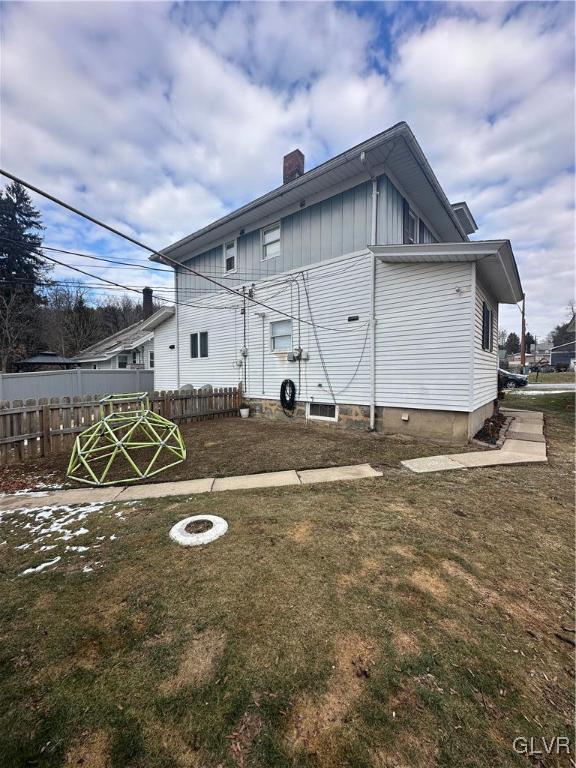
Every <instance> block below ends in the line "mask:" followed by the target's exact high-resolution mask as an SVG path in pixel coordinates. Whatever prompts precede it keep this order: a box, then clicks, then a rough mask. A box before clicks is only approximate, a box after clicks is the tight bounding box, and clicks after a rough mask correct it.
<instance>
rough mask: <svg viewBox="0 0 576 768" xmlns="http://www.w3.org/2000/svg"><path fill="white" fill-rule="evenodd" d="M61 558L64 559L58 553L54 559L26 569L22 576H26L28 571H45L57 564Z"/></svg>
mask: <svg viewBox="0 0 576 768" xmlns="http://www.w3.org/2000/svg"><path fill="white" fill-rule="evenodd" d="M60 560H62V558H61V557H60V555H57V556H56V557H55V558H54V560H48V562H46V563H42V565H37V566H36V567H35V568H26V570H24V571H22V573H21V574H20V576H26V574H28V573H40V571H44V570H45V569H46V568H50V567H51V566H53V565H56V563H57V562H59V561H60Z"/></svg>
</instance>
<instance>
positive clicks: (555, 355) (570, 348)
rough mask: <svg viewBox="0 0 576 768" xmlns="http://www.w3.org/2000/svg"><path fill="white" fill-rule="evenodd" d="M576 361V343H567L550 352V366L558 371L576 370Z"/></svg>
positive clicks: (553, 348)
mask: <svg viewBox="0 0 576 768" xmlns="http://www.w3.org/2000/svg"><path fill="white" fill-rule="evenodd" d="M575 359H576V342H575V341H567V342H566V343H565V344H559V345H558V346H557V347H552V349H551V350H550V365H553V366H554V367H555V368H557V369H561V370H565V371H567V370H568V369H572V370H573V369H574V360H575Z"/></svg>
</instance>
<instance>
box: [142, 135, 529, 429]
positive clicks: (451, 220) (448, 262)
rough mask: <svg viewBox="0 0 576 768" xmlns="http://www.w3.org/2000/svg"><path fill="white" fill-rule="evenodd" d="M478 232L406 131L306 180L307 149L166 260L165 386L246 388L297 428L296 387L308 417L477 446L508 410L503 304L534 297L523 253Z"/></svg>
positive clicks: (256, 404) (161, 383)
mask: <svg viewBox="0 0 576 768" xmlns="http://www.w3.org/2000/svg"><path fill="white" fill-rule="evenodd" d="M475 230H476V224H475V222H474V219H473V216H472V214H471V212H470V210H469V209H468V206H467V205H466V203H464V202H461V203H457V204H455V205H451V204H450V203H449V202H448V199H447V197H446V195H445V193H444V192H443V190H442V188H441V186H440V184H439V182H438V180H437V178H436V176H435V175H434V173H433V171H432V169H431V167H430V165H429V164H428V161H427V160H426V157H425V156H424V154H423V152H422V150H421V148H420V146H419V144H418V143H417V141H416V139H415V137H414V135H413V134H412V131H411V130H410V128H409V127H408V126H407V125H406V123H399V124H398V125H396V126H394V127H393V128H391V129H389V130H387V131H385V132H383V133H381V134H379V135H377V136H375V137H374V138H372V139H369V140H368V141H365V142H363V143H362V144H359V145H358V146H356V147H354V148H352V149H350V150H348V151H347V152H345V153H343V154H341V155H338V156H337V157H335V158H333V159H332V160H329V161H328V162H326V163H323V164H322V165H320V166H318V167H317V168H314V169H312V170H311V171H308V172H306V173H305V172H304V156H303V155H302V153H301V152H300V151H299V150H296V151H294V152H292V153H290V154H289V155H287V156H286V157H285V158H284V184H283V185H282V186H281V187H279V188H278V189H275V190H273V191H272V192H269V193H268V194H266V195H264V196H262V197H260V198H258V199H257V200H255V201H253V202H252V203H249V204H248V205H245V206H243V207H242V208H240V209H238V210H236V211H234V212H233V213H230V214H228V215H227V216H225V217H223V218H222V219H219V220H218V221H216V222H214V223H213V224H211V225H210V226H208V227H205V228H203V229H201V230H198V231H197V232H195V233H193V234H191V235H189V236H188V237H185V238H184V239H183V240H180V241H179V242H177V243H174V244H173V245H171V246H169V247H167V248H165V249H164V251H163V253H164V254H165V255H166V256H169V257H170V259H173V260H175V261H177V262H178V264H179V266H178V267H177V268H176V269H175V284H176V290H177V300H178V304H177V306H176V311H175V315H174V317H173V318H172V319H171V320H169V321H168V322H165V323H163V324H162V325H161V326H159V328H158V330H157V332H156V333H155V339H154V350H155V355H156V368H155V378H156V377H157V381H155V388H156V389H177V388H180V387H182V386H183V385H186V384H192V385H193V386H195V387H198V386H202V385H205V384H211V385H213V386H234V385H236V384H237V383H238V382H240V381H241V382H242V385H243V388H244V393H245V397H246V399H247V400H248V401H249V402H250V405H251V407H252V408H253V410H255V411H256V412H262V413H264V414H269V415H280V416H282V415H283V413H282V410H281V408H280V405H279V402H278V399H279V391H280V385H281V383H282V381H283V380H284V379H291V380H292V381H294V383H295V385H296V390H297V402H298V406H297V409H296V412H295V415H296V416H303V417H305V418H307V419H314V420H316V419H318V420H323V421H326V422H330V421H331V422H340V423H342V424H349V425H352V426H359V427H363V428H369V429H376V430H378V431H388V432H404V433H409V434H414V435H420V436H423V435H429V436H433V437H439V438H445V439H449V440H452V441H465V440H466V439H467V438H468V437H470V436H471V435H473V434H475V432H476V431H477V430H478V429H479V428H480V427H481V425H482V423H483V421H484V419H485V418H486V417H488V416H490V415H491V414H492V412H493V407H494V401H495V399H496V397H497V376H496V370H497V366H498V339H497V327H498V304H499V303H508V304H514V303H516V302H518V301H519V300H520V299H521V298H522V295H523V293H522V286H521V283H520V278H519V275H518V270H517V267H516V263H515V260H514V256H513V253H512V249H511V247H510V243H509V242H508V241H507V240H495V241H478V242H470V241H469V239H468V235H470V234H472V233H473V232H474V231H475ZM153 260H157V261H161V259H160V257H158V256H156V257H153ZM164 261H165V263H167V264H171V262H169V261H166V260H164ZM171 265H172V266H173V264H171ZM190 269H192V270H194V271H197V272H200V273H204V274H206V275H209V276H211V277H213V278H216V279H217V280H218V281H219V283H221V284H223V285H226V286H227V287H228V289H220V288H219V287H218V286H215V285H214V284H211V283H209V282H207V281H206V280H205V279H203V278H202V277H201V276H199V275H196V274H193V273H192V272H191V271H190ZM256 302H258V303H256ZM160 360H162V365H160Z"/></svg>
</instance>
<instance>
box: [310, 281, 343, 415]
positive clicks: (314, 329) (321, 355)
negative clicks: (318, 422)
mask: <svg viewBox="0 0 576 768" xmlns="http://www.w3.org/2000/svg"><path fill="white" fill-rule="evenodd" d="M302 283H303V284H304V293H305V294H306V303H307V304H308V314H309V315H310V318H311V319H313V318H312V305H311V304H310V295H309V294H308V286H307V285H306V275H305V274H304V272H302ZM312 330H313V331H314V338H315V339H316V346H317V348H318V355H319V356H320V362H321V363H322V368H323V370H324V375H325V376H326V382H327V384H328V389H329V390H330V394H331V395H332V400H334V405H336V404H337V403H336V397H335V395H334V390H333V389H332V382H331V381H330V376H329V375H328V369H327V368H326V363H325V361H324V355H323V354H322V347H321V346H320V339H319V338H318V332H317V331H316V324H315V323H313V324H312Z"/></svg>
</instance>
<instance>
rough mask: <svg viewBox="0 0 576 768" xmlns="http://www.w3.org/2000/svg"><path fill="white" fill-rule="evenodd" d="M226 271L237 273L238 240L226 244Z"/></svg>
mask: <svg viewBox="0 0 576 768" xmlns="http://www.w3.org/2000/svg"><path fill="white" fill-rule="evenodd" d="M224 271H225V272H236V240H229V241H228V242H227V243H224Z"/></svg>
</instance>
